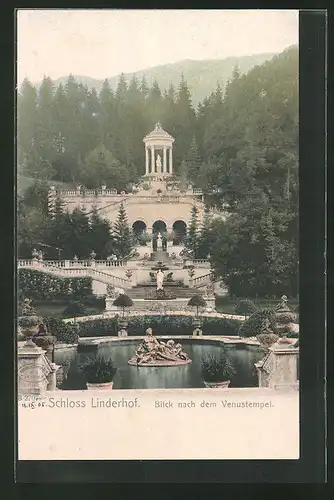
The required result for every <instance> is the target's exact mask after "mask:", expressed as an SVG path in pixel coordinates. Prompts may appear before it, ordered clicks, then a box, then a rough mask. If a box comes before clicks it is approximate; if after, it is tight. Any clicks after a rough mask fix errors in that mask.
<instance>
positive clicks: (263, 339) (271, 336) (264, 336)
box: [256, 332, 279, 350]
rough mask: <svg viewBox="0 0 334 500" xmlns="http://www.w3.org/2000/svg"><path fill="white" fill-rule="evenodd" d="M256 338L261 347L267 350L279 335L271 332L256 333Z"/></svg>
mask: <svg viewBox="0 0 334 500" xmlns="http://www.w3.org/2000/svg"><path fill="white" fill-rule="evenodd" d="M256 338H257V340H258V341H259V342H260V344H261V346H262V347H263V349H264V350H268V349H269V347H271V346H272V345H273V344H275V342H277V341H278V339H279V335H277V334H276V333H273V332H269V333H259V335H257V336H256Z"/></svg>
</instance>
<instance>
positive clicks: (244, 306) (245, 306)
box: [234, 299, 257, 316]
mask: <svg viewBox="0 0 334 500" xmlns="http://www.w3.org/2000/svg"><path fill="white" fill-rule="evenodd" d="M256 310H257V307H256V305H255V304H254V302H252V301H251V300H248V299H245V300H239V302H238V303H237V304H236V306H235V308H234V312H235V314H244V315H245V316H247V315H249V314H252V313H254V312H255V311H256Z"/></svg>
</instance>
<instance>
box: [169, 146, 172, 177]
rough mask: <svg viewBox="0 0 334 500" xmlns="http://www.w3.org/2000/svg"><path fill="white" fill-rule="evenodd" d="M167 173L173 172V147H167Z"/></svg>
mask: <svg viewBox="0 0 334 500" xmlns="http://www.w3.org/2000/svg"><path fill="white" fill-rule="evenodd" d="M169 173H170V174H172V173H173V149H172V148H169Z"/></svg>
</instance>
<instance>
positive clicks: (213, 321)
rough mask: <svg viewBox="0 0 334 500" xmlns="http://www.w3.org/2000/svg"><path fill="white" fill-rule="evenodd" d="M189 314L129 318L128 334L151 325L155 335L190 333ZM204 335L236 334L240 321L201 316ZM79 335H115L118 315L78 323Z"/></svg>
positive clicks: (141, 333) (135, 333) (190, 322)
mask: <svg viewBox="0 0 334 500" xmlns="http://www.w3.org/2000/svg"><path fill="white" fill-rule="evenodd" d="M193 319H194V318H193V317H191V316H167V317H166V316H137V317H132V318H130V320H129V326H128V328H127V331H128V335H133V336H142V335H145V332H146V330H147V328H149V327H151V328H152V330H153V333H154V334H155V335H192V332H193V329H194V327H193V324H192V323H193ZM201 321H202V331H203V334H204V335H231V336H233V335H238V330H239V326H240V323H241V321H240V320H237V319H228V318H210V317H206V318H201ZM79 327H80V329H79V335H80V337H102V336H113V335H117V332H118V317H115V318H105V319H95V320H90V321H85V322H80V323H79Z"/></svg>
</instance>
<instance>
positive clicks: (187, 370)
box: [55, 341, 264, 390]
mask: <svg viewBox="0 0 334 500" xmlns="http://www.w3.org/2000/svg"><path fill="white" fill-rule="evenodd" d="M180 343H181V344H182V345H183V348H184V350H185V351H186V352H187V354H188V355H189V357H190V358H191V359H192V363H190V364H189V365H182V366H169V367H143V366H142V367H137V366H131V365H129V364H128V360H129V359H130V358H131V357H132V356H133V354H134V351H135V349H136V347H137V346H138V344H139V341H126V342H124V343H122V342H107V343H103V344H100V345H99V346H98V348H96V347H94V346H92V347H89V348H87V347H86V348H85V350H84V351H81V352H80V351H79V352H78V351H75V350H67V349H64V350H57V351H56V352H55V362H56V363H57V364H61V362H62V361H64V360H65V359H68V361H70V363H71V364H70V369H69V372H68V377H67V380H66V381H65V382H64V383H63V385H62V386H61V387H60V388H61V389H64V390H75V389H78V390H79V389H86V383H85V380H84V377H83V375H82V373H81V372H80V371H79V370H78V365H80V364H82V363H83V362H84V361H85V360H86V359H87V357H94V356H96V355H97V354H98V355H99V356H103V357H105V358H108V359H110V358H111V359H112V360H113V361H114V363H115V365H116V366H117V369H118V370H117V373H116V375H115V378H114V388H115V389H157V388H165V389H173V388H174V389H177V388H201V387H205V386H204V382H203V380H202V377H201V370H200V365H201V358H202V356H205V355H208V354H213V355H217V356H219V355H220V353H221V351H223V352H224V353H225V355H228V356H230V357H231V358H232V360H233V362H234V366H235V369H236V375H235V376H234V377H232V378H231V384H230V387H256V386H257V385H258V383H257V375H256V372H255V367H254V363H256V362H257V361H259V360H260V359H262V358H263V356H264V353H263V351H260V350H258V351H256V350H255V351H249V350H247V349H246V348H245V347H244V346H241V345H239V346H238V345H237V346H236V347H235V348H233V347H229V348H228V349H227V348H224V346H222V345H219V344H218V345H207V344H202V343H194V341H191V343H190V342H189V343H187V342H180Z"/></svg>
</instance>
